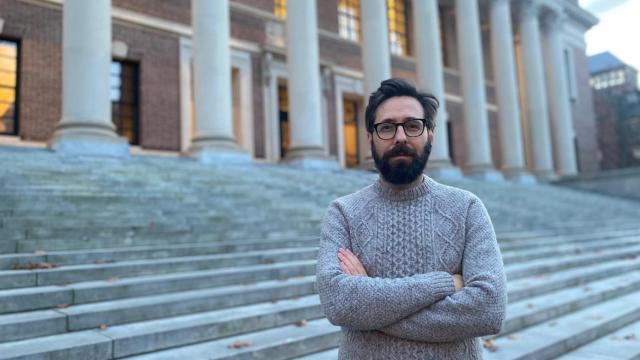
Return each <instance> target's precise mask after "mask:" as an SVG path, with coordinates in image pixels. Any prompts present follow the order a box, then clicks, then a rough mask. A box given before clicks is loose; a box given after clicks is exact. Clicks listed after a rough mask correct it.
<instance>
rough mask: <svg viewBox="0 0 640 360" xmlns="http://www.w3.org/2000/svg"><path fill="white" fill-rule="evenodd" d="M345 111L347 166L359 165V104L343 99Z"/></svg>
mask: <svg viewBox="0 0 640 360" xmlns="http://www.w3.org/2000/svg"><path fill="white" fill-rule="evenodd" d="M342 108H343V111H344V132H343V134H344V152H345V164H346V165H347V167H354V166H357V165H358V112H357V110H358V104H357V102H356V101H353V100H347V99H343V105H342Z"/></svg>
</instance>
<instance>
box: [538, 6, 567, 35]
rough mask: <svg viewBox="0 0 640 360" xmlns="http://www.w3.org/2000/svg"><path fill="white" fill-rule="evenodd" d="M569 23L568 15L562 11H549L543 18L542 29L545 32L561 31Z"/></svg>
mask: <svg viewBox="0 0 640 360" xmlns="http://www.w3.org/2000/svg"><path fill="white" fill-rule="evenodd" d="M566 21H567V15H566V14H565V13H564V12H562V11H557V10H552V11H548V12H546V13H545V14H544V16H543V17H542V27H543V29H544V30H545V31H557V30H561V29H562V27H563V26H564V23H565V22H566Z"/></svg>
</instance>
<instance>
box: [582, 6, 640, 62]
mask: <svg viewBox="0 0 640 360" xmlns="http://www.w3.org/2000/svg"><path fill="white" fill-rule="evenodd" d="M579 3H580V6H582V7H583V8H584V9H586V10H588V11H589V12H591V13H592V14H594V15H595V16H596V17H597V18H598V19H599V20H600V22H599V23H598V24H597V25H596V26H594V27H592V28H591V29H590V30H589V31H588V32H587V33H586V35H585V39H586V42H587V55H594V54H597V53H601V52H603V51H609V52H611V53H613V54H614V55H615V56H617V57H618V58H619V59H620V60H622V61H623V62H625V63H627V64H629V65H631V66H633V67H635V68H636V69H638V70H640V0H579Z"/></svg>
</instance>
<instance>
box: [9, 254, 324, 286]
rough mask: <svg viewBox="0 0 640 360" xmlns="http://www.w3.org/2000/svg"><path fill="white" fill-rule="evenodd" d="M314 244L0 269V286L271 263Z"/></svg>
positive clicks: (296, 256) (305, 256)
mask: <svg viewBox="0 0 640 360" xmlns="http://www.w3.org/2000/svg"><path fill="white" fill-rule="evenodd" d="M317 252H318V249H317V247H308V248H306V247H301V248H284V249H271V250H259V251H252V252H244V253H240V254H215V255H204V256H185V257H178V258H166V259H153V260H132V261H123V262H118V263H110V264H90V265H71V266H61V267H57V268H53V269H37V270H4V271H0V289H7V288H17V287H33V286H46V285H65V284H71V283H76V282H83V281H90V280H108V279H111V278H114V277H118V278H126V277H131V276H141V275H152V274H166V273H176V272H188V271H196V270H210V269H219V268H224V267H230V266H242V265H258V264H272V263H276V262H281V261H292V260H309V259H315V258H316V257H317Z"/></svg>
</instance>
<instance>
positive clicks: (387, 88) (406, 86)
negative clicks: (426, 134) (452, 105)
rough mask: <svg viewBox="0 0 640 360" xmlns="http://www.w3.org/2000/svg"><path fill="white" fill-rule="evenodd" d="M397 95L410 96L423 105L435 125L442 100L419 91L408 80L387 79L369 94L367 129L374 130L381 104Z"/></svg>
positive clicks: (366, 114) (366, 113)
mask: <svg viewBox="0 0 640 360" xmlns="http://www.w3.org/2000/svg"><path fill="white" fill-rule="evenodd" d="M396 96H410V97H412V98H414V99H416V100H418V102H419V103H420V105H422V110H424V117H425V118H426V119H429V120H431V128H430V129H433V127H434V126H435V116H436V112H437V111H438V107H439V106H440V102H439V101H438V99H436V97H435V96H433V95H431V94H427V93H423V92H420V91H418V89H416V88H415V86H413V85H411V84H410V83H409V82H408V81H406V80H403V79H397V78H394V79H387V80H385V81H383V82H381V83H380V87H379V88H378V90H376V91H375V92H373V93H371V96H369V104H367V110H366V111H365V121H366V125H367V131H368V132H370V133H372V132H373V124H374V123H375V120H376V110H378V107H379V106H380V104H382V103H383V102H385V101H386V100H387V99H390V98H392V97H396Z"/></svg>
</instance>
